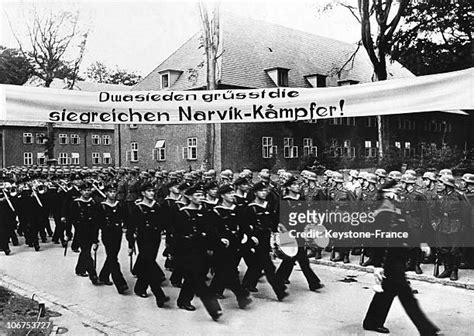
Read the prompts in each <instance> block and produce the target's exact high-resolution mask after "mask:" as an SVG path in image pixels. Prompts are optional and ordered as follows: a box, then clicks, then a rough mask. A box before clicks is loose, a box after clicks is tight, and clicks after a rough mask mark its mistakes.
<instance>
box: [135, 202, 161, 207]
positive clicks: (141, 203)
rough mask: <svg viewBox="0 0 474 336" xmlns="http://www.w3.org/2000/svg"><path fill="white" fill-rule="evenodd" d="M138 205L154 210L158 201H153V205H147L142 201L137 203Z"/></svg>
mask: <svg viewBox="0 0 474 336" xmlns="http://www.w3.org/2000/svg"><path fill="white" fill-rule="evenodd" d="M136 204H137V205H145V206H147V207H149V208H153V207H154V206H155V204H156V201H155V200H153V202H151V204H147V203H145V202H143V200H141V201H140V202H138V203H136Z"/></svg>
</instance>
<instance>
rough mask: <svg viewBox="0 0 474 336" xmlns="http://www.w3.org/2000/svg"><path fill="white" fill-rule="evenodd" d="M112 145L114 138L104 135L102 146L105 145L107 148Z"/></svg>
mask: <svg viewBox="0 0 474 336" xmlns="http://www.w3.org/2000/svg"><path fill="white" fill-rule="evenodd" d="M111 143H112V138H111V137H110V135H103V136H102V144H103V145H105V146H108V145H110V144H111Z"/></svg>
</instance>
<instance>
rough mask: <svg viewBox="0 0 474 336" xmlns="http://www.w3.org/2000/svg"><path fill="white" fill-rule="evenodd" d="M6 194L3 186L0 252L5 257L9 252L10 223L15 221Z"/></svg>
mask: <svg viewBox="0 0 474 336" xmlns="http://www.w3.org/2000/svg"><path fill="white" fill-rule="evenodd" d="M2 184H3V183H2ZM7 192H8V191H7V190H5V188H4V186H1V187H0V250H3V252H4V253H5V254H6V255H9V254H10V252H11V251H10V247H9V241H10V235H9V232H10V228H11V226H12V223H13V222H14V221H15V210H14V208H13V205H12V204H11V201H10V200H9V198H8V195H6V193H7Z"/></svg>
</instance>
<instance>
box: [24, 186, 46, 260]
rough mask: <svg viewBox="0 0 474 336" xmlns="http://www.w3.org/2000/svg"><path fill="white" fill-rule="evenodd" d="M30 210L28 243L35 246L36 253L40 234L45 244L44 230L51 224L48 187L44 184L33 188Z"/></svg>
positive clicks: (38, 247)
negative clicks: (47, 224)
mask: <svg viewBox="0 0 474 336" xmlns="http://www.w3.org/2000/svg"><path fill="white" fill-rule="evenodd" d="M28 210H29V211H28V213H29V215H30V218H29V220H28V223H29V228H28V234H29V238H28V242H29V245H30V246H34V248H35V250H36V251H39V249H40V246H39V243H38V234H39V235H41V240H42V242H43V243H45V242H46V232H44V230H45V226H46V223H49V213H50V208H49V198H48V196H47V195H46V187H45V186H44V184H42V183H40V182H38V183H37V184H36V185H34V186H33V191H32V193H31V197H30V201H29V206H28Z"/></svg>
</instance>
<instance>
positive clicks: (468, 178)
mask: <svg viewBox="0 0 474 336" xmlns="http://www.w3.org/2000/svg"><path fill="white" fill-rule="evenodd" d="M462 180H463V181H464V182H466V183H473V184H474V174H470V173H466V174H464V175H463V176H462Z"/></svg>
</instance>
